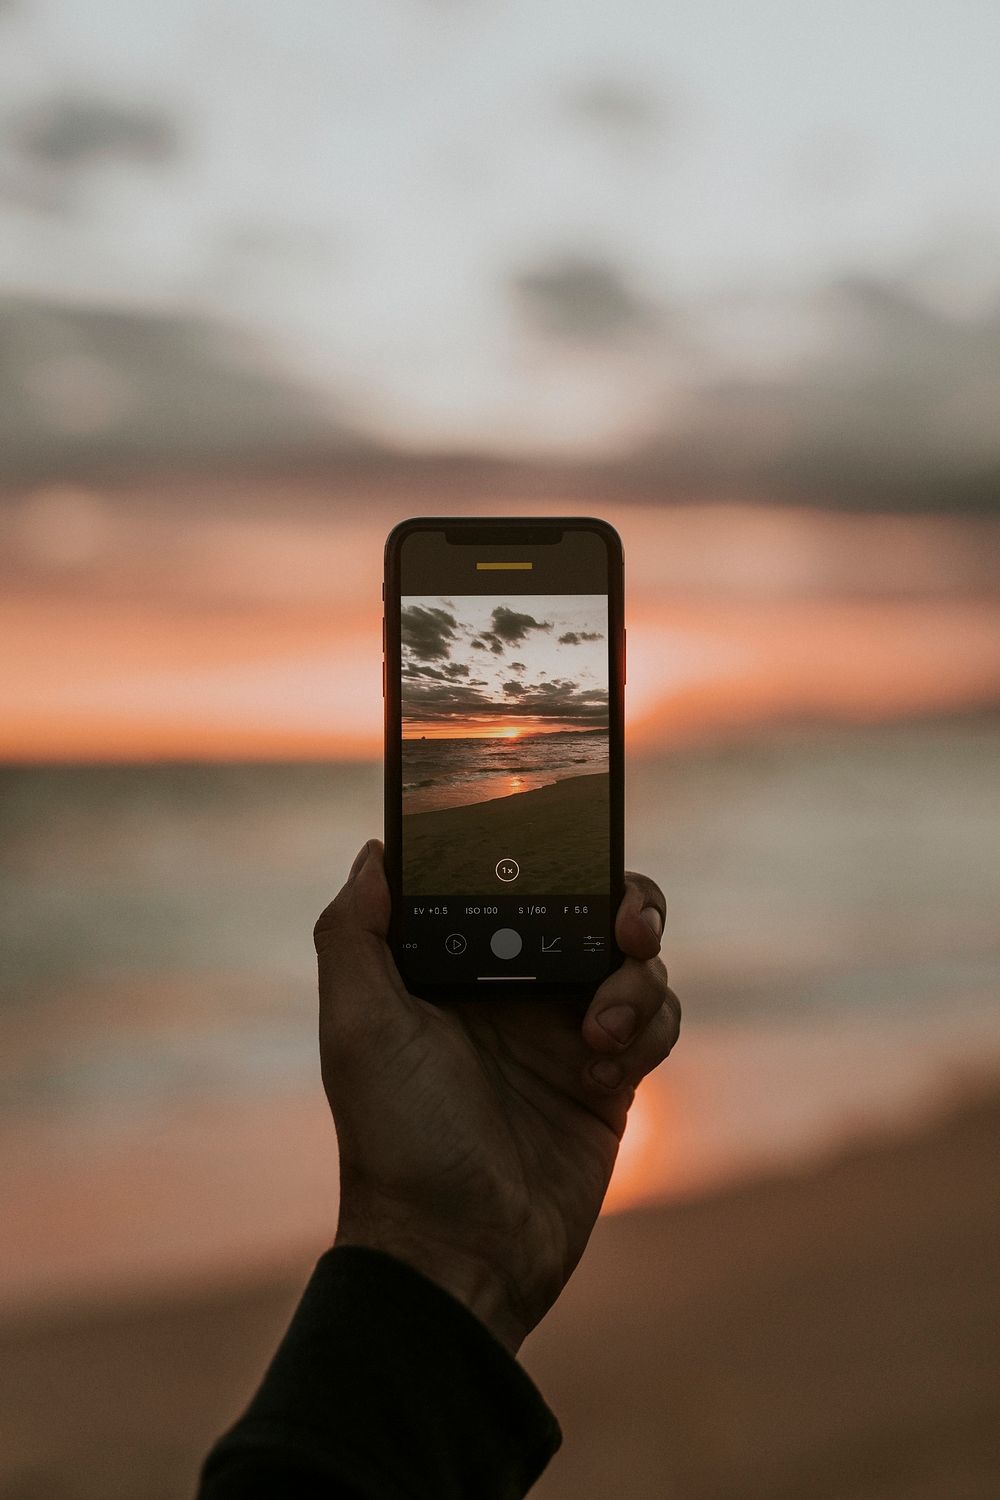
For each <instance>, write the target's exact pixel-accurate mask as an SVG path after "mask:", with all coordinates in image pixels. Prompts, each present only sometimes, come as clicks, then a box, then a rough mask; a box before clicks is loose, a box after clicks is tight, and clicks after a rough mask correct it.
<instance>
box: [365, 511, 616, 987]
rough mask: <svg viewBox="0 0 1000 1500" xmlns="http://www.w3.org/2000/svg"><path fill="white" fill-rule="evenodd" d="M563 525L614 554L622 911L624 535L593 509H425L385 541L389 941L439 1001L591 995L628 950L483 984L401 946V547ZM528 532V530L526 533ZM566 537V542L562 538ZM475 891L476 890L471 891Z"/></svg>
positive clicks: (612, 658)
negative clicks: (537, 975) (414, 961)
mask: <svg viewBox="0 0 1000 1500" xmlns="http://www.w3.org/2000/svg"><path fill="white" fill-rule="evenodd" d="M554 528H557V529H558V530H560V531H561V532H565V531H568V530H586V531H594V532H596V533H597V534H598V535H599V536H600V537H601V538H602V539H603V541H604V544H605V547H606V550H607V557H608V655H609V660H608V667H609V674H608V763H609V765H608V769H609V791H610V821H611V828H610V857H611V872H610V875H611V911H612V914H614V912H616V911H617V909H618V906H619V904H620V902H621V898H622V896H623V894H624V890H625V847H624V846H625V561H624V551H623V548H622V543H621V538H620V537H619V535H618V533H617V531H615V529H614V527H613V526H611V525H609V523H608V522H607V521H602V520H600V519H598V518H596V517H591V516H544V517H525V518H521V517H483V516H470V517H456V516H417V517H413V518H412V519H410V520H406V521H401V522H399V524H398V525H397V526H394V527H393V529H392V531H391V532H390V533H389V535H388V537H387V538H386V543H385V582H384V585H383V590H382V594H383V601H384V606H385V607H384V615H383V663H382V671H383V695H384V727H385V761H384V792H383V795H384V827H385V868H386V876H387V878H388V882H389V890H390V893H391V897H392V915H391V918H390V926H389V946H390V949H391V951H392V954H393V958H394V959H395V962H396V966H397V968H398V969H399V972H400V975H401V977H402V979H403V982H404V983H405V984H406V986H407V988H408V989H409V990H410V991H411V993H413V994H415V995H419V996H420V997H421V998H422V999H425V1000H432V1001H435V1002H443V1001H448V1000H452V1001H457V1000H477V999H486V998H489V999H494V1000H496V999H503V1000H507V999H515V998H522V999H530V998H538V996H539V993H540V992H542V993H544V995H545V996H551V997H552V998H558V999H565V1000H589V999H590V998H591V997H592V995H593V994H594V991H595V990H596V988H597V987H598V985H600V984H601V983H602V982H603V980H604V979H605V978H607V976H608V975H609V974H611V973H613V972H614V970H615V969H617V968H618V966H619V965H620V963H621V961H622V958H623V954H622V953H621V950H620V949H619V948H618V945H617V944H616V943H615V940H614V931H613V926H614V919H613V916H612V932H611V947H610V951H609V954H608V963H607V967H606V969H605V971H604V972H603V973H602V974H601V975H600V976H598V977H597V978H596V979H594V980H591V981H587V982H583V983H581V982H565V983H563V982H558V983H552V982H549V981H541V980H521V981H511V982H510V983H509V984H497V983H495V982H494V983H490V984H488V985H487V984H478V983H477V982H476V981H471V982H470V981H468V980H464V981H460V982H456V981H453V980H452V981H448V980H444V979H442V981H441V982H440V983H428V982H427V981H426V980H415V979H412V978H411V977H408V976H407V972H406V965H405V959H404V957H403V955H402V953H401V950H400V942H399V930H398V915H399V911H400V907H401V903H402V869H401V858H402V701H401V700H402V692H401V677H400V673H401V665H402V662H401V641H400V631H399V617H400V595H401V579H400V553H401V549H402V544H403V542H404V541H405V540H406V538H407V537H409V536H411V535H413V534H414V533H415V532H419V531H456V530H459V529H461V530H467V531H476V532H488V533H489V544H490V545H498V544H501V545H502V544H503V542H504V540H505V536H504V534H505V533H511V532H518V533H524V532H532V531H539V532H541V531H545V530H549V531H551V530H552V529H554ZM522 540H523V538H522ZM556 545H558V543H557V544H556ZM470 894H474V893H470Z"/></svg>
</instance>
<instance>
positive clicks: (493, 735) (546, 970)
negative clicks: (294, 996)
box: [396, 528, 621, 988]
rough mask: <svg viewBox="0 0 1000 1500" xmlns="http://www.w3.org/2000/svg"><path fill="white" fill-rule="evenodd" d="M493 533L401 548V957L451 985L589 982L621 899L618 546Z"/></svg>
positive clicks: (568, 534) (598, 539) (419, 536)
mask: <svg viewBox="0 0 1000 1500" xmlns="http://www.w3.org/2000/svg"><path fill="white" fill-rule="evenodd" d="M512 534H514V533H512ZM523 534H524V535H525V536H531V533H530V532H529V531H525V532H524V533H523ZM490 535H491V533H487V532H476V531H475V530H470V531H468V532H464V533H463V531H462V530H461V528H456V529H455V530H449V531H444V530H441V531H418V532H415V533H412V534H410V535H408V536H406V537H405V538H404V540H403V542H402V546H401V552H400V563H399V598H398V608H399V617H398V622H396V623H397V626H398V672H399V680H398V688H399V691H398V700H397V701H398V705H399V716H398V734H399V767H400V783H401V784H400V798H401V800H400V808H399V812H400V818H399V825H398V826H399V830H400V847H399V853H400V862H399V868H400V881H401V891H400V894H401V902H400V919H399V923H398V927H397V942H398V946H399V952H400V957H401V959H402V960H403V965H404V970H405V972H406V973H407V974H408V975H409V976H413V977H414V978H416V979H420V978H425V979H427V980H428V981H430V982H436V983H441V982H444V983H447V982H449V981H454V982H462V983H468V982H470V981H476V982H479V983H481V984H482V986H483V987H484V988H485V987H487V986H489V985H490V984H491V983H500V982H503V981H542V982H545V981H548V982H556V983H560V982H563V983H571V984H579V983H586V982H587V981H588V980H595V979H598V980H599V979H600V977H602V976H603V975H604V974H605V973H607V972H608V970H609V968H610V967H611V964H610V962H609V960H610V958H611V955H612V953H613V951H614V949H613V938H612V931H611V925H612V897H613V894H614V895H615V899H616V902H617V893H616V892H615V891H614V890H613V887H614V885H615V875H614V868H613V856H614V854H615V850H614V848H613V843H614V840H613V837H612V817H613V807H615V806H617V802H616V799H615V798H614V797H613V795H612V786H613V779H614V778H615V777H617V778H618V779H619V780H620V775H621V770H620V766H618V765H617V764H615V765H613V764H612V761H613V759H617V757H614V756H613V754H612V751H613V744H614V741H615V735H614V733H613V730H617V727H618V726H617V725H614V726H613V725H612V710H613V706H614V705H613V698H614V694H613V692H612V674H613V671H614V663H616V662H617V660H618V658H617V655H616V654H615V652H614V650H613V647H614V645H615V632H616V630H617V629H618V621H617V620H615V619H612V608H611V603H612V601H611V594H610V587H609V569H610V567H611V558H610V555H609V548H608V543H607V541H606V539H605V537H604V536H603V535H602V534H601V533H600V532H599V531H596V530H585V529H566V530H563V531H559V530H558V529H556V528H552V529H551V530H550V531H547V532H546V531H541V532H538V531H536V532H535V533H534V535H535V536H536V537H539V536H540V537H542V538H547V539H546V540H542V541H538V540H535V541H531V540H529V541H527V542H520V543H513V544H512V543H511V542H509V541H506V542H499V541H495V540H494V541H491V540H488V539H486V540H483V539H482V538H488V537H489V536H490ZM492 535H495V533H494V534H492Z"/></svg>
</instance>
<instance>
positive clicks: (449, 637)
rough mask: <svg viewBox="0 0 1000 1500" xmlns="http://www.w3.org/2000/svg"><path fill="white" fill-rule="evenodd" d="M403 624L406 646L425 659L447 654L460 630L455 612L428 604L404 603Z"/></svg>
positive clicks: (419, 658)
mask: <svg viewBox="0 0 1000 1500" xmlns="http://www.w3.org/2000/svg"><path fill="white" fill-rule="evenodd" d="M400 625H401V638H402V643H403V645H404V647H405V648H406V649H407V650H408V651H411V652H412V653H413V655H414V656H415V657H416V658H417V660H418V661H422V662H427V661H434V660H437V659H440V658H442V657H447V656H448V655H449V653H450V651H451V642H452V641H453V640H454V639H455V636H456V634H457V630H456V625H457V621H456V620H455V616H454V615H452V614H449V613H448V612H447V610H444V609H436V608H433V607H431V608H428V606H427V605H425V604H409V605H406V606H404V608H403V610H402V611H401V614H400ZM466 670H468V669H467V668H466Z"/></svg>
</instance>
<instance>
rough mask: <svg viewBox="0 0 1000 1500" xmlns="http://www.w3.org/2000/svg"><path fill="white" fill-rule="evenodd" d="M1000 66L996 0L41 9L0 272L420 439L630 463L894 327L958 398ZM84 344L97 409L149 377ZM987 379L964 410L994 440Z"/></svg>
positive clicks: (30, 53)
mask: <svg viewBox="0 0 1000 1500" xmlns="http://www.w3.org/2000/svg"><path fill="white" fill-rule="evenodd" d="M998 56H1000V11H998V9H997V7H996V6H995V5H993V4H991V3H989V0H949V3H947V4H944V3H936V4H934V3H928V0H881V3H880V4H879V5H877V6H872V5H869V4H864V3H862V0H839V3H837V4H832V3H828V0H824V3H816V4H812V5H809V6H802V5H801V4H796V3H794V0H756V3H754V4H751V5H737V4H733V3H726V0H700V3H698V4H664V3H661V0H626V3H623V4H617V5H614V6H609V5H594V4H590V5H588V4H583V5H581V4H567V3H552V4H542V5H539V4H529V3H526V0H515V3H509V4H499V3H489V0H467V3H461V0H391V3H390V0H372V3H369V4H365V5H363V6H351V5H321V4H316V3H306V0H286V3H283V4H281V5H277V4H273V3H272V4H267V3H263V0H243V3H240V4H233V3H223V0H174V3H172V4H171V5H169V6H164V5H162V4H154V3H151V0H90V3H88V4H87V5H81V4H79V3H74V0H7V3H6V4H4V5H3V7H2V10H0V99H2V111H0V118H2V136H0V285H2V286H4V287H6V288H7V289H8V291H9V292H11V293H16V294H17V295H18V297H20V298H22V299H23V298H29V299H37V301H38V302H39V303H41V304H46V303H48V302H51V301H53V300H54V301H56V302H57V303H60V304H63V305H65V304H67V303H69V304H86V305H91V306H94V307H99V308H103V309H107V308H110V307H119V308H122V307H124V308H129V309H133V310H135V309H141V310H143V311H144V312H146V313H151V312H158V313H160V314H162V315H169V316H171V317H174V318H177V317H181V316H183V318H185V319H187V320H189V322H188V324H186V325H185V326H187V327H188V328H189V330H190V327H191V322H190V320H193V322H194V324H195V325H196V324H197V322H198V320H199V319H200V318H202V317H209V318H217V317H222V318H224V319H225V320H226V321H227V322H229V323H231V324H232V325H233V326H235V327H237V328H243V329H248V330H252V331H254V332H255V333H256V334H257V335H259V336H260V337H262V338H263V340H264V341H265V342H264V344H263V345H262V347H264V348H266V349H267V350H268V351H269V358H270V360H271V361H272V367H273V369H274V370H277V369H282V370H284V372H285V373H286V374H287V376H288V379H289V380H290V381H292V382H293V383H294V382H296V381H297V382H301V383H303V384H304V385H305V386H307V387H311V388H315V389H316V390H317V391H318V392H319V393H320V394H321V401H320V408H319V410H320V412H321V414H322V415H321V419H322V420H324V421H325V422H326V423H327V425H328V428H332V424H333V419H334V415H336V418H337V420H338V421H340V422H342V423H343V424H344V425H345V427H347V428H355V427H356V428H361V429H363V430H364V431H365V433H367V434H369V435H371V436H375V437H378V438H381V439H390V440H393V441H396V442H402V443H404V444H407V445H416V446H418V447H419V446H435V445H445V446H447V445H449V444H454V443H460V444H468V445H471V446H474V447H485V448H489V449H499V450H511V449H515V450H518V451H525V450H527V451H543V452H552V451H571V452H572V453H573V454H574V455H579V454H581V453H587V452H590V453H606V452H609V451H615V450H616V449H619V448H621V447H622V446H625V447H628V446H629V445H631V444H634V443H635V442H637V441H639V440H645V439H647V438H648V437H649V436H650V435H651V434H657V435H659V436H660V437H663V436H664V435H666V436H667V437H669V436H670V434H671V433H674V432H675V431H677V430H678V429H684V428H686V427H690V425H691V423H692V420H693V415H694V409H693V406H692V403H694V407H697V401H696V395H697V392H698V391H699V390H702V391H703V390H704V388H705V387H708V386H716V385H718V383H719V382H724V381H726V380H736V381H743V380H748V379H749V380H751V381H753V382H758V381H764V382H775V381H780V380H781V379H782V378H785V377H788V376H789V375H791V374H794V375H795V378H796V380H797V381H798V382H799V383H800V385H801V384H802V383H803V382H807V383H809V384H811V385H815V384H816V383H817V382H818V383H819V385H820V386H821V387H822V385H823V372H824V371H825V372H826V375H827V376H828V377H829V376H830V374H831V372H832V373H833V375H834V376H836V377H837V378H838V379H839V380H840V381H841V383H843V382H844V381H845V380H846V381H847V382H848V383H849V381H850V372H852V371H853V373H854V375H855V377H858V376H860V375H864V374H866V373H867V374H869V375H870V373H871V367H872V364H873V362H877V361H878V358H879V357H880V356H881V357H883V358H884V357H887V351H886V348H885V344H886V339H887V338H891V339H893V340H894V341H895V342H894V343H893V348H892V350H891V351H888V357H890V359H891V360H894V361H895V363H896V365H897V366H898V365H902V364H905V363H906V362H907V358H908V357H909V359H910V360H911V361H912V360H913V359H916V360H917V363H918V365H919V367H920V369H921V371H922V375H923V380H924V383H925V384H926V382H927V381H930V382H931V384H933V385H935V386H940V385H942V383H943V384H944V385H947V384H948V376H949V374H950V377H951V379H952V380H954V378H955V376H956V369H957V367H958V366H959V365H961V363H962V361H963V357H964V359H965V361H966V364H968V361H969V360H970V359H971V360H972V361H973V363H976V362H977V360H978V365H979V366H981V365H982V362H983V358H984V353H983V349H982V347H981V346H982V338H981V323H982V320H983V319H984V318H986V319H995V318H996V316H997V308H998V305H1000V255H998V250H1000V150H998V146H1000V103H998V93H997V90H996V86H995V81H996V80H995V67H996V59H997V57H998ZM903 325H905V326H903ZM84 342H85V341H84ZM50 343H51V339H50ZM993 348H994V352H995V339H994V342H993ZM977 351H978V354H977ZM50 352H51V351H50ZM75 357H76V360H77V363H76V365H75V366H74V365H73V364H72V361H71V362H70V364H69V365H68V366H67V364H66V356H65V354H62V355H59V357H58V358H57V359H56V361H55V364H54V366H53V365H52V364H51V362H50V365H49V366H48V368H45V367H42V368H39V369H36V370H35V372H34V377H33V378H34V386H35V395H36V397H38V398H39V399H47V400H48V401H49V402H50V404H51V405H52V406H53V408H54V409H55V411H56V414H57V416H58V415H59V413H60V412H61V414H62V417H63V419H64V421H67V422H69V424H70V425H71V426H72V425H73V424H74V423H75V424H76V425H77V427H80V426H81V425H82V426H84V427H86V426H87V424H88V423H90V425H91V426H95V425H96V426H98V427H99V426H100V424H101V420H102V414H103V413H104V412H105V408H107V409H109V410H114V409H115V408H116V406H118V405H120V404H121V403H122V402H126V403H127V399H128V396H127V392H126V391H125V390H124V389H122V388H121V387H124V386H126V385H127V384H128V383H129V382H128V377H127V373H126V375H125V376H124V377H123V375H122V373H121V371H118V372H117V373H116V370H115V361H114V360H113V359H112V360H111V361H110V362H105V364H104V367H103V368H102V360H101V359H100V358H96V359H95V358H94V356H93V355H92V354H90V355H88V353H87V351H86V349H83V350H82V352H81V351H80V350H77V353H76V356H75ZM240 357H241V358H244V357H245V359H246V360H248V361H250V362H251V363H252V356H251V355H250V354H245V356H244V355H241V356H240ZM88 358H89V359H90V361H91V363H90V365H89V366H87V365H86V360H87V359H88ZM81 359H83V360H84V362H85V363H84V365H82V366H81V364H80V360H81ZM845 362H846V364H845ZM126 363H127V362H126ZM108 364H110V367H108ZM979 376H980V378H979V379H978V381H977V383H976V392H975V399H973V396H972V394H971V393H965V394H964V395H963V392H962V391H961V390H960V391H959V392H958V394H959V395H963V399H962V400H961V402H960V403H957V404H958V405H960V407H961V409H960V410H957V411H948V410H947V409H945V410H944V411H938V423H939V425H940V426H941V427H942V428H943V429H944V430H945V435H946V436H950V437H951V438H953V439H955V440H956V441H958V440H960V439H963V438H964V440H965V441H966V442H972V441H974V440H975V441H977V442H979V443H980V444H982V443H986V444H987V446H988V447H990V449H991V451H992V450H993V447H994V444H993V443H992V441H991V440H990V438H989V434H990V433H992V430H993V428H994V427H995V425H996V424H995V421H994V420H993V417H994V413H995V410H996V406H997V393H998V388H1000V386H998V381H1000V375H998V373H997V371H996V369H995V368H994V371H993V377H992V382H987V389H986V391H985V394H984V390H983V384H984V378H985V377H984V374H983V371H982V369H981V368H980V369H979ZM81 383H82V384H84V385H85V386H86V387H87V390H88V392H89V394H88V395H87V396H86V397H84V396H81V395H80V394H79V391H78V390H77V387H78V386H79V385H80V384H81ZM829 383H830V381H829V379H828V380H827V384H829ZM834 383H836V381H834ZM966 383H967V381H966ZM68 387H69V388H70V390H69V394H67V388H68ZM948 389H950V390H951V391H952V394H953V395H954V394H955V389H954V387H953V386H948ZM970 408H971V409H970ZM796 411H797V413H798V417H799V419H800V420H802V419H804V413H803V411H802V409H801V398H800V400H799V405H798V406H797V407H796ZM916 415H917V416H918V417H919V413H917V414H916ZM882 420H883V425H887V426H888V427H889V428H890V429H894V428H898V427H899V425H900V423H901V421H902V419H901V418H900V417H899V415H898V414H893V413H883V417H882ZM732 423H733V414H732V413H730V414H729V420H728V427H729V428H730V429H731V427H732ZM919 429H920V422H919V420H917V421H914V422H913V423H911V424H910V426H909V427H907V428H906V434H908V435H909V436H910V437H911V438H912V437H914V436H915V435H916V434H917V433H919ZM923 440H924V441H925V442H926V441H927V439H926V436H925V437H924V439H923Z"/></svg>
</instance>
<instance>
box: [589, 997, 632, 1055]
mask: <svg viewBox="0 0 1000 1500" xmlns="http://www.w3.org/2000/svg"><path fill="white" fill-rule="evenodd" d="M597 1019H598V1021H599V1022H600V1024H601V1025H602V1026H603V1027H604V1030H605V1031H606V1032H607V1033H608V1035H609V1036H613V1037H614V1039H615V1041H616V1042H619V1043H620V1044H621V1045H622V1046H623V1047H624V1046H625V1043H626V1042H630V1041H631V1040H632V1038H633V1037H634V1036H635V1011H634V1010H633V1009H632V1007H631V1005H609V1006H608V1008H607V1010H602V1011H601V1014H600V1015H599V1016H598V1018H597Z"/></svg>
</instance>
